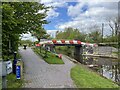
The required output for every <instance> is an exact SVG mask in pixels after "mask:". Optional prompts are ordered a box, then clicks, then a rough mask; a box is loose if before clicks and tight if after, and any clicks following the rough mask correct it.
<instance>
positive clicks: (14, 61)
mask: <svg viewBox="0 0 120 90" xmlns="http://www.w3.org/2000/svg"><path fill="white" fill-rule="evenodd" d="M16 55H17V52H14V60H13V73H14V74H16V64H17V58H16Z"/></svg>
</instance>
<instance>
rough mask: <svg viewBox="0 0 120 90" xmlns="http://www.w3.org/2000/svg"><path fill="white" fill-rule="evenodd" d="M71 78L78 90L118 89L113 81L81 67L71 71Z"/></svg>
mask: <svg viewBox="0 0 120 90" xmlns="http://www.w3.org/2000/svg"><path fill="white" fill-rule="evenodd" d="M71 78H72V79H73V81H74V82H75V84H76V86H77V87H78V88H118V87H119V86H118V85H117V84H115V83H114V82H113V81H111V80H109V79H106V78H104V77H102V76H100V75H98V74H97V73H95V72H93V71H92V70H89V69H88V68H86V67H84V66H83V65H76V66H75V67H73V68H72V69H71Z"/></svg>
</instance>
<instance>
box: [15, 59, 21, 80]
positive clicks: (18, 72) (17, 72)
mask: <svg viewBox="0 0 120 90" xmlns="http://www.w3.org/2000/svg"><path fill="white" fill-rule="evenodd" d="M16 78H17V79H21V65H20V61H18V62H17V64H16Z"/></svg>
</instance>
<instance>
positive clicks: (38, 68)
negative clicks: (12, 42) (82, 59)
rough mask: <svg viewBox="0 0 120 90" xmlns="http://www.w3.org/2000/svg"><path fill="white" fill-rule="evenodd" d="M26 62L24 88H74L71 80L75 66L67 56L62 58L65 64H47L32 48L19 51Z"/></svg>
mask: <svg viewBox="0 0 120 90" xmlns="http://www.w3.org/2000/svg"><path fill="white" fill-rule="evenodd" d="M19 52H20V54H21V56H22V60H23V62H24V68H25V73H24V78H25V82H26V83H25V85H24V88H74V87H75V85H74V84H73V81H72V79H71V78H70V69H71V68H72V67H73V66H75V64H74V63H73V62H71V61H70V60H68V58H66V57H65V56H64V57H62V59H63V61H64V63H65V64H63V65H52V64H47V63H46V62H45V61H44V60H43V59H42V58H41V57H39V56H37V55H36V54H35V53H34V52H33V51H32V49H31V48H27V49H26V50H24V49H22V48H20V50H19Z"/></svg>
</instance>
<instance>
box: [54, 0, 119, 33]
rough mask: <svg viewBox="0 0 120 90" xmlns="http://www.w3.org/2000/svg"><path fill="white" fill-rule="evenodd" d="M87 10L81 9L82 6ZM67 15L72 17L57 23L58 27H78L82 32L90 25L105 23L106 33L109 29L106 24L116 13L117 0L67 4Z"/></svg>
mask: <svg viewBox="0 0 120 90" xmlns="http://www.w3.org/2000/svg"><path fill="white" fill-rule="evenodd" d="M86 6H87V10H86V11H83V9H82V8H86ZM67 14H68V16H70V17H71V18H72V20H71V21H69V22H65V23H61V24H58V25H57V26H56V27H57V28H58V29H64V28H66V27H73V28H79V29H80V30H81V31H83V32H88V31H89V30H88V29H89V28H90V27H91V26H92V25H95V24H97V25H98V26H101V24H102V23H105V29H106V31H105V32H106V33H107V32H108V30H109V29H110V28H109V27H108V25H107V23H108V20H110V19H114V18H115V17H117V15H118V3H117V2H90V1H88V2H78V3H77V4H76V5H75V6H72V5H71V6H68V12H67Z"/></svg>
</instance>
